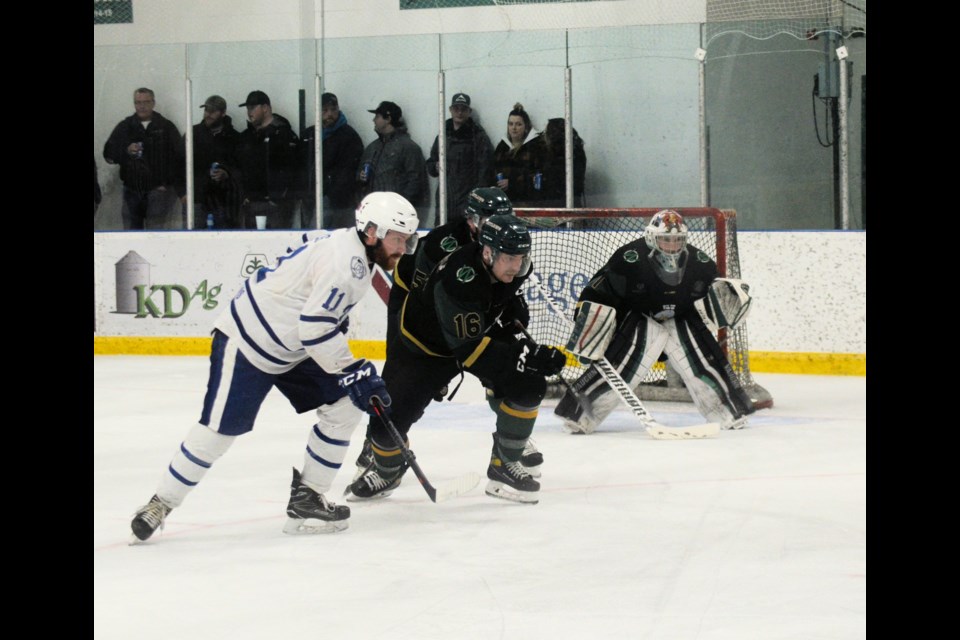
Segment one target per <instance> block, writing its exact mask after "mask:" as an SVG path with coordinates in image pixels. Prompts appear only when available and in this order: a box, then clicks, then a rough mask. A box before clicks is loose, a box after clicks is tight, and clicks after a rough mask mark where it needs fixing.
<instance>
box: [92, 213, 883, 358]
mask: <svg viewBox="0 0 960 640" xmlns="http://www.w3.org/2000/svg"><path fill="white" fill-rule="evenodd" d="M310 233H317V232H310ZM302 236H303V233H302V232H299V231H263V232H250V231H247V232H243V231H233V232H231V231H223V232H216V231H213V232H176V231H171V232H123V233H110V232H106V233H105V232H97V233H94V287H95V300H94V353H95V354H170V355H206V354H207V353H208V350H209V344H210V338H209V334H210V331H211V329H212V326H213V322H214V320H215V318H216V317H217V315H218V314H219V313H221V312H222V311H223V309H224V308H225V307H226V306H227V305H228V304H229V300H230V297H231V296H232V295H234V293H235V292H236V291H237V290H238V289H239V287H240V285H241V283H242V282H243V279H244V278H245V277H247V276H249V275H250V274H251V273H253V272H254V271H255V270H256V269H257V268H260V267H262V266H269V265H272V264H275V262H276V259H277V257H278V256H282V255H284V254H285V253H286V252H287V249H288V248H294V247H296V246H299V245H300V243H301V242H302ZM738 241H739V245H740V260H741V268H742V272H743V277H744V279H745V280H746V281H748V282H749V283H750V284H751V287H752V288H751V293H752V294H753V296H754V305H753V309H752V311H751V315H750V317H749V320H748V323H747V326H748V335H749V349H750V365H751V369H752V370H753V371H756V372H763V371H768V372H780V373H811V374H843V375H865V374H866V347H867V338H866V305H867V297H866V280H867V274H866V249H867V236H866V233H865V232H843V231H825V232H787V231H773V232H759V231H758V232H740V233H739V234H738ZM535 242H536V238H534V243H535ZM541 275H542V276H545V277H549V275H550V274H541ZM587 275H590V274H587ZM377 278H378V279H382V280H383V282H384V283H389V276H388V275H386V274H380V275H378V276H377ZM556 293H557V294H558V295H561V296H564V295H565V296H571V295H572V293H571V292H569V291H566V292H556ZM573 293H575V292H573ZM385 314H386V307H385V304H384V302H383V300H382V299H381V298H380V296H378V294H377V292H376V291H371V292H370V293H369V294H368V295H367V297H366V298H364V300H363V301H362V302H361V304H360V305H359V306H358V307H357V308H356V309H355V310H354V312H353V313H351V321H350V330H349V333H348V337H349V338H350V340H351V346H352V347H353V349H354V353H356V354H357V355H358V356H363V357H368V358H371V359H382V357H383V353H384V344H383V336H384V334H385V331H386V317H385Z"/></svg>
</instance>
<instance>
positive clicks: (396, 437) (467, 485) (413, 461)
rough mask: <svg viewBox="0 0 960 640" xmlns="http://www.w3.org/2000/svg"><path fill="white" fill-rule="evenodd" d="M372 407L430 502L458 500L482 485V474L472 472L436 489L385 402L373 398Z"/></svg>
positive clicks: (375, 397) (371, 400)
mask: <svg viewBox="0 0 960 640" xmlns="http://www.w3.org/2000/svg"><path fill="white" fill-rule="evenodd" d="M370 405H371V406H372V407H373V411H374V413H376V414H377V417H378V418H380V421H381V422H383V425H384V426H385V427H386V428H387V431H389V432H390V437H392V438H393V441H394V442H395V443H396V445H397V446H398V447H400V455H401V457H402V458H403V461H404V462H405V463H406V464H407V465H408V466H409V467H410V468H411V469H413V473H414V474H416V476H417V480H419V481H420V484H421V485H422V486H423V490H424V491H426V492H427V495H428V496H430V500H432V501H433V502H434V503H437V502H443V501H444V500H450V499H451V498H456V497H457V496H459V495H462V494H464V493H467V492H468V491H471V490H472V489H473V488H474V487H476V486H477V485H478V484H480V474H479V473H475V472H471V473H466V474H464V475H462V476H460V477H458V478H454V479H453V480H450V481H448V482H444V483H442V484H439V485H437V486H436V487H434V486H433V485H432V484H431V483H430V481H429V480H428V479H427V476H426V475H424V473H423V469H421V468H420V465H419V464H418V463H417V456H416V455H415V454H414V453H413V451H411V450H410V449H409V448H407V445H406V444H404V442H403V436H401V435H400V432H399V431H398V430H397V427H396V425H394V424H393V421H392V420H391V419H390V416H388V415H387V412H386V409H385V408H384V406H383V402H382V401H381V400H380V398H379V397H378V396H373V397H372V398H370Z"/></svg>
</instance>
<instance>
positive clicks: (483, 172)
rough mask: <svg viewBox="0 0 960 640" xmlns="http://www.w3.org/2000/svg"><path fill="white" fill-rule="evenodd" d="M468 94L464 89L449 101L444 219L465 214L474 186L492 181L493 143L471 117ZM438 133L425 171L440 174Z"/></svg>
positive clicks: (485, 184)
mask: <svg viewBox="0 0 960 640" xmlns="http://www.w3.org/2000/svg"><path fill="white" fill-rule="evenodd" d="M472 114H473V109H472V108H471V106H470V96H468V95H467V94H465V93H463V92H459V93H455V94H453V98H452V99H451V100H450V118H449V119H447V122H446V137H447V157H446V162H447V198H446V200H447V202H446V205H447V220H455V219H457V218H460V217H462V216H463V214H464V210H465V209H466V206H467V196H468V195H469V194H470V191H471V190H473V189H475V188H477V187H488V186H491V185H493V184H494V175H493V145H492V144H490V138H488V137H487V132H486V131H484V130H483V127H481V126H480V124H479V123H478V122H475V121H474V119H473V118H472V117H471V116H472ZM439 163H440V136H437V137H436V138H435V139H434V141H433V147H431V149H430V157H429V158H427V173H429V174H430V175H431V176H433V177H434V178H437V177H439V176H440V166H439ZM436 207H437V221H436V223H435V224H439V216H440V187H439V185H438V186H437V193H436Z"/></svg>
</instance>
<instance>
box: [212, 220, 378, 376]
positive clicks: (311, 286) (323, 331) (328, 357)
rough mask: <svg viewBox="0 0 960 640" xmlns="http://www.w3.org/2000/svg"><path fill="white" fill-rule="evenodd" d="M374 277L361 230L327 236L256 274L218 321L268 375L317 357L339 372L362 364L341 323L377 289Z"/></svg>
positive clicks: (310, 241) (328, 368) (331, 370)
mask: <svg viewBox="0 0 960 640" xmlns="http://www.w3.org/2000/svg"><path fill="white" fill-rule="evenodd" d="M371 278H372V272H371V270H370V264H369V262H367V254H366V249H365V247H364V245H363V242H361V241H360V238H359V236H358V235H357V232H356V230H355V229H337V230H335V231H332V232H329V233H321V234H320V235H317V236H314V237H312V238H308V239H306V240H305V242H304V244H303V245H302V246H301V247H299V248H297V249H295V250H293V251H291V252H290V253H288V254H287V255H285V256H281V257H280V258H278V259H277V263H276V264H275V265H274V266H273V267H264V268H262V269H260V270H259V271H257V273H255V274H253V275H252V276H250V277H249V278H248V279H247V280H246V282H244V284H243V286H242V287H241V288H240V291H238V292H237V294H236V295H235V296H234V297H233V300H231V301H230V306H229V307H228V308H227V309H225V310H224V311H223V313H221V314H220V316H219V317H218V318H217V321H216V322H215V323H214V326H215V327H216V328H217V329H219V330H220V331H223V332H224V333H225V334H227V335H228V336H230V338H231V339H233V340H236V341H237V344H238V345H239V348H240V351H241V352H242V353H243V355H244V356H246V357H247V359H248V360H250V362H251V363H253V364H254V366H256V367H257V368H258V369H261V370H262V371H265V372H267V373H283V372H284V371H289V370H290V369H292V368H293V367H294V366H296V365H297V364H298V363H300V362H302V361H303V360H305V359H307V358H308V357H312V358H313V359H314V360H316V361H317V364H319V365H320V367H321V368H323V370H324V371H327V372H328V373H333V374H336V373H339V372H340V371H342V370H343V368H344V367H346V366H347V365H349V364H351V363H353V362H356V361H357V358H355V357H354V356H353V354H352V353H351V352H350V347H349V344H348V342H347V338H346V336H345V335H344V334H343V333H342V332H341V331H340V329H339V328H338V327H339V326H340V324H341V323H342V322H343V321H344V319H345V318H346V317H347V314H348V313H349V312H350V310H351V309H353V307H354V306H356V304H357V303H358V302H360V300H361V299H362V298H363V296H364V295H366V294H367V292H369V291H370V289H371V284H370V283H371Z"/></svg>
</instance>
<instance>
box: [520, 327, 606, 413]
mask: <svg viewBox="0 0 960 640" xmlns="http://www.w3.org/2000/svg"><path fill="white" fill-rule="evenodd" d="M513 326H515V327H516V328H517V329H519V330H520V331H522V332H523V335H525V336H526V337H527V340H529V341H530V342H532V343H534V344H537V341H536V340H534V339H533V336H531V335H530V332H529V331H527V328H526V327H524V326H523V324H522V323H521V322H520V321H519V320H514V321H513ZM557 377H558V378H560V383H561V384H563V386H564V387H566V389H567V391H568V392H569V393H570V395H572V396H573V397H574V398H576V399H577V402H578V403H579V404H580V407H581V408H582V409H583V412H584V413H585V414H586V416H587V417H588V418H590V420H593V404H592V403H591V402H590V399H589V398H587V396H585V395H583V394H582V393H580V392H578V391H577V390H576V389H574V388H573V385H572V384H570V383H569V382H568V381H567V380H566V379H565V378H564V377H563V374H562V373H561V374H558V375H557Z"/></svg>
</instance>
